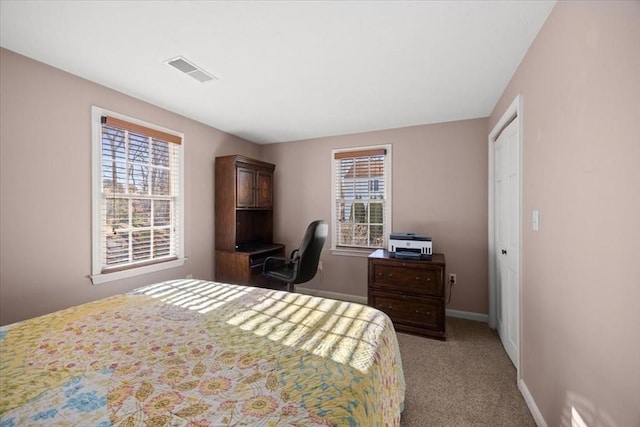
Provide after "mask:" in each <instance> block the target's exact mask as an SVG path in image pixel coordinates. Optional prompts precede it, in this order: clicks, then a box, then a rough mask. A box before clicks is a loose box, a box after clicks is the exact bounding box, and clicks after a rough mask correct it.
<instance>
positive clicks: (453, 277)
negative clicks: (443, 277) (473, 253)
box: [449, 273, 457, 285]
mask: <svg viewBox="0 0 640 427" xmlns="http://www.w3.org/2000/svg"><path fill="white" fill-rule="evenodd" d="M456 283H457V281H456V275H455V273H449V284H450V285H455V284H456Z"/></svg>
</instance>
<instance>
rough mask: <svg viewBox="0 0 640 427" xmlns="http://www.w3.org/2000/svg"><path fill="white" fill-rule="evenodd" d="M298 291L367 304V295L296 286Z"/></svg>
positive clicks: (315, 295)
mask: <svg viewBox="0 0 640 427" xmlns="http://www.w3.org/2000/svg"><path fill="white" fill-rule="evenodd" d="M296 292H298V293H299V294H305V295H312V296H314V297H322V298H330V299H337V300H339V301H347V302H356V303H358V304H362V305H367V297H361V296H358V295H351V294H342V293H339V292H329V291H322V290H319V289H312V288H302V287H300V286H297V287H296Z"/></svg>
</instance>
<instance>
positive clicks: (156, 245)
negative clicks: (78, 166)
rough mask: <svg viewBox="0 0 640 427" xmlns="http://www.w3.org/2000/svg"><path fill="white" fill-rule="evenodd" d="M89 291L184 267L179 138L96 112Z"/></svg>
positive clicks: (167, 132) (180, 145)
mask: <svg viewBox="0 0 640 427" xmlns="http://www.w3.org/2000/svg"><path fill="white" fill-rule="evenodd" d="M92 120H93V128H94V133H93V267H92V276H91V279H92V281H93V283H94V284H97V283H102V282H107V281H111V280H116V279H121V278H125V277H131V276H134V275H137V274H143V273H147V272H151V271H157V270H161V269H165V268H170V267H177V266H179V265H182V264H183V262H184V251H183V248H184V226H183V217H184V215H183V145H182V140H183V138H182V135H181V134H179V133H177V132H174V131H170V130H167V129H162V128H160V127H158V126H154V125H151V124H148V123H144V122H141V121H138V120H134V119H131V118H127V117H124V116H121V115H119V114H115V113H112V112H108V111H105V110H102V109H100V108H97V107H94V108H93V111H92Z"/></svg>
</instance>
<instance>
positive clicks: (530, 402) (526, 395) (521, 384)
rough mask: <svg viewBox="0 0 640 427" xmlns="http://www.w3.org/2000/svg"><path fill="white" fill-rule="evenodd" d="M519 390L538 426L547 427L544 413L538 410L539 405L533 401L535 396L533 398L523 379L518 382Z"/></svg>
mask: <svg viewBox="0 0 640 427" xmlns="http://www.w3.org/2000/svg"><path fill="white" fill-rule="evenodd" d="M518 390H520V393H522V397H524V401H525V402H526V404H527V406H528V407H529V410H530V411H531V415H532V416H533V420H534V421H535V422H536V425H537V426H538V427H547V422H546V421H545V420H544V417H543V416H542V413H541V412H540V410H539V409H538V405H536V401H535V400H533V396H531V393H529V389H528V388H527V385H526V384H525V383H524V380H523V379H522V378H520V381H518Z"/></svg>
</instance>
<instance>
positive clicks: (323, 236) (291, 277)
mask: <svg viewBox="0 0 640 427" xmlns="http://www.w3.org/2000/svg"><path fill="white" fill-rule="evenodd" d="M328 232H329V225H328V224H327V223H326V221H322V220H318V221H313V222H312V223H311V224H309V226H308V227H307V231H306V233H304V238H303V239H302V243H300V247H299V248H298V249H295V250H294V251H293V252H291V257H290V258H285V257H268V258H267V259H266V260H265V261H264V267H263V270H262V274H263V275H264V276H265V277H267V278H268V279H273V280H277V281H278V282H281V283H285V284H286V285H287V290H288V291H289V292H293V291H294V285H296V284H298V283H304V282H308V281H309V280H311V279H313V278H314V276H315V275H316V272H317V271H318V261H320V252H322V246H324V242H325V240H327V234H328Z"/></svg>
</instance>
